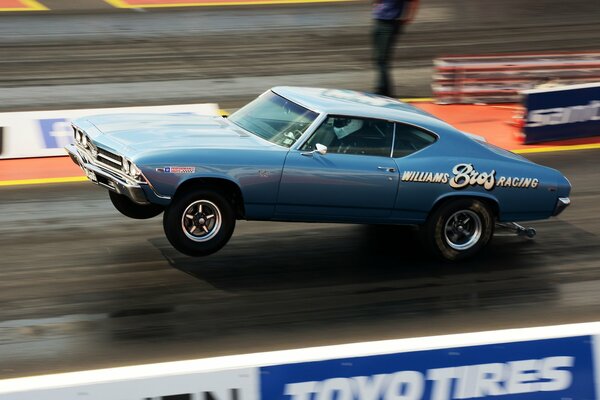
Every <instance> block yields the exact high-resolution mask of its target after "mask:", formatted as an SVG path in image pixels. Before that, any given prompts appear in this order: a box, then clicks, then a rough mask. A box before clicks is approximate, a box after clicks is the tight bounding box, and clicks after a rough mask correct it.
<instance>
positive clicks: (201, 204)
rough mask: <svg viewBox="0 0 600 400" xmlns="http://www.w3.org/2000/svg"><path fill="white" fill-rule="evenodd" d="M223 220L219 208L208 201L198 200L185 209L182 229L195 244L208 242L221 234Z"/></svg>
mask: <svg viewBox="0 0 600 400" xmlns="http://www.w3.org/2000/svg"><path fill="white" fill-rule="evenodd" d="M222 220H223V218H222V217H221V211H220V210H219V207H217V206H216V205H215V204H214V203H213V202H210V201H208V200H198V201H195V202H193V203H192V204H190V205H189V206H188V207H187V208H186V209H185V211H184V213H183V215H182V217H181V228H182V229H183V233H185V236H187V237H188V238H189V239H191V240H193V241H194V242H206V241H208V240H210V239H212V238H213V237H214V236H215V235H216V234H217V233H219V230H220V229H221V223H222Z"/></svg>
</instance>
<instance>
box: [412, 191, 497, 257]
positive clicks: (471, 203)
mask: <svg viewBox="0 0 600 400" xmlns="http://www.w3.org/2000/svg"><path fill="white" fill-rule="evenodd" d="M422 229H423V231H422V236H423V240H424V242H425V245H426V246H427V247H428V248H429V249H430V250H431V251H432V252H433V253H434V254H435V255H437V256H438V257H441V258H444V259H446V260H451V261H454V260H460V259H464V258H468V257H470V256H472V255H474V254H475V253H477V252H479V251H480V250H481V249H482V248H483V247H485V246H486V245H487V244H488V243H489V241H490V240H491V238H492V235H493V234H494V215H493V213H492V211H491V210H490V208H489V207H488V206H487V205H486V204H485V203H483V202H482V201H480V200H476V199H467V198H465V199H456V200H449V201H447V202H445V203H444V204H442V205H441V206H440V207H439V208H438V209H437V210H435V211H434V212H433V213H432V214H431V215H430V216H429V218H428V219H427V222H426V223H425V225H424V226H423V228H422Z"/></svg>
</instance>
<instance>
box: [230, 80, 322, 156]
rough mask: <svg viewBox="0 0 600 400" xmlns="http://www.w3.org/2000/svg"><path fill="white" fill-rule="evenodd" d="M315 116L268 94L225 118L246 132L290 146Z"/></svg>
mask: <svg viewBox="0 0 600 400" xmlns="http://www.w3.org/2000/svg"><path fill="white" fill-rule="evenodd" d="M317 116H318V114H317V113H316V112H314V111H310V110H308V109H306V108H304V107H302V106H299V105H298V104H296V103H293V102H291V101H289V100H287V99H284V98H283V97H281V96H279V95H277V94H275V93H273V92H271V91H268V92H266V93H264V94H262V95H260V96H259V97H258V98H256V99H255V100H254V101H252V102H251V103H248V104H247V105H245V106H244V107H242V108H240V109H239V110H238V111H236V112H235V113H233V114H231V116H230V117H229V118H228V119H229V120H230V121H231V122H233V123H234V124H236V125H238V126H240V127H241V128H244V129H245V130H247V131H249V132H250V133H253V134H255V135H257V136H260V137H261V138H263V139H266V140H268V141H269V142H271V143H275V144H278V145H280V146H284V147H291V146H292V145H293V144H294V143H296V141H297V140H298V139H299V138H300V136H302V134H303V133H304V131H306V129H307V128H308V127H309V126H310V124H312V123H313V121H314V120H315V119H316V118H317Z"/></svg>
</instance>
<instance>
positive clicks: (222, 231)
mask: <svg viewBox="0 0 600 400" xmlns="http://www.w3.org/2000/svg"><path fill="white" fill-rule="evenodd" d="M163 228H164V230H165V235H166V236H167V239H168V240H169V242H170V243H171V244H172V245H173V247H175V248H176V249H177V250H179V251H180V252H182V253H184V254H187V255H189V256H194V257H198V256H206V255H209V254H212V253H214V252H216V251H218V250H219V249H221V248H222V247H223V246H225V244H226V243H227V242H228V241H229V239H230V238H231V235H232V234H233V230H234V229H235V213H234V211H233V208H232V206H231V204H230V203H229V202H228V201H227V200H226V199H225V197H223V195H222V194H221V193H219V192H218V191H212V190H196V191H192V192H188V193H184V194H183V195H181V196H177V197H175V199H174V200H173V202H172V203H171V205H170V206H169V207H168V208H167V209H166V210H165V215H164V217H163Z"/></svg>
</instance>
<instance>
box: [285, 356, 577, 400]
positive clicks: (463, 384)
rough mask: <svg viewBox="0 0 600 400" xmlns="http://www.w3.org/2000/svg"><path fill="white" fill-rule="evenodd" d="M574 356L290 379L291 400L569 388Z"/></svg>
mask: <svg viewBox="0 0 600 400" xmlns="http://www.w3.org/2000/svg"><path fill="white" fill-rule="evenodd" d="M574 361H575V359H574V357H568V356H558V357H547V358H543V359H534V360H519V361H511V362H507V363H492V364H480V365H467V366H461V367H448V368H435V369H429V370H427V371H425V373H422V372H419V371H399V372H395V373H391V374H378V375H372V376H354V377H350V378H332V379H327V380H324V381H316V382H298V383H289V384H287V385H286V386H285V393H284V394H285V395H286V396H289V397H286V398H287V399H290V400H451V399H475V398H481V397H484V396H505V395H514V394H526V393H535V392H554V391H562V390H565V389H568V388H569V387H570V386H571V384H572V382H573V376H572V373H571V371H570V370H569V369H570V368H572V367H573V365H574Z"/></svg>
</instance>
